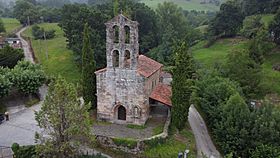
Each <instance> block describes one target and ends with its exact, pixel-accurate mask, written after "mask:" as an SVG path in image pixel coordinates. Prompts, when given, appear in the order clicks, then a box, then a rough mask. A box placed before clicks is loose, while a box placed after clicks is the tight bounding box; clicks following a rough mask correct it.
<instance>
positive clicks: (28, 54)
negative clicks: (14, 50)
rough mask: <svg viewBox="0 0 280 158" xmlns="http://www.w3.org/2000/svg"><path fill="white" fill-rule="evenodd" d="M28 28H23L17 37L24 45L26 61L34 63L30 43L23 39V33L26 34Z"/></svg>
mask: <svg viewBox="0 0 280 158" xmlns="http://www.w3.org/2000/svg"><path fill="white" fill-rule="evenodd" d="M27 28H28V27H23V28H22V29H21V30H19V31H18V32H17V33H16V35H17V36H18V38H19V39H20V40H21V43H22V48H23V51H24V56H25V60H27V61H30V62H32V63H35V62H34V59H33V56H32V52H31V51H30V50H31V49H30V46H29V44H28V42H27V41H26V40H25V39H23V38H22V36H21V33H22V32H24V31H25V30H26V29H27Z"/></svg>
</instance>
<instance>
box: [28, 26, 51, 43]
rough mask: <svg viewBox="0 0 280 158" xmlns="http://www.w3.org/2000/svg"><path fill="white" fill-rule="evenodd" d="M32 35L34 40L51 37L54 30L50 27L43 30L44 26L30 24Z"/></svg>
mask: <svg viewBox="0 0 280 158" xmlns="http://www.w3.org/2000/svg"><path fill="white" fill-rule="evenodd" d="M32 36H33V37H34V39H35V40H38V39H52V38H54V36H55V30H53V29H51V30H48V31H45V29H44V28H40V27H39V26H38V25H33V26H32Z"/></svg>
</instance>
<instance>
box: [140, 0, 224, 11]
mask: <svg viewBox="0 0 280 158" xmlns="http://www.w3.org/2000/svg"><path fill="white" fill-rule="evenodd" d="M164 1H166V2H174V3H175V4H177V5H178V6H180V7H181V8H182V9H183V10H198V11H218V10H219V8H220V6H219V5H215V4H213V3H205V4H204V3H203V2H205V1H206V2H208V1H209V0H140V2H142V3H145V4H146V5H148V6H149V7H151V8H153V9H155V8H157V6H158V4H159V3H163V2H164ZM223 1H224V0H220V3H221V2H223Z"/></svg>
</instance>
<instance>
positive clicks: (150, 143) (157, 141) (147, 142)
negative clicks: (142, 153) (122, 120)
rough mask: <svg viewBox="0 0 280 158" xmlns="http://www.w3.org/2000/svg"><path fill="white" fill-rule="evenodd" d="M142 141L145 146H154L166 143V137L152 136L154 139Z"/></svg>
mask: <svg viewBox="0 0 280 158" xmlns="http://www.w3.org/2000/svg"><path fill="white" fill-rule="evenodd" d="M144 143H145V145H146V146H147V148H155V147H157V146H158V145H161V144H164V143H166V139H163V138H154V139H151V140H145V141H144Z"/></svg>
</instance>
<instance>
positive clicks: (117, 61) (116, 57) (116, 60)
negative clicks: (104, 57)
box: [113, 50, 120, 67]
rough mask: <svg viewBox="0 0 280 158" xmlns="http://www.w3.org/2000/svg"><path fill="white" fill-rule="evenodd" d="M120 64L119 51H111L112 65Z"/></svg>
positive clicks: (117, 65)
mask: <svg viewBox="0 0 280 158" xmlns="http://www.w3.org/2000/svg"><path fill="white" fill-rule="evenodd" d="M119 66H120V53H119V51H117V50H114V51H113V67H119Z"/></svg>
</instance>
